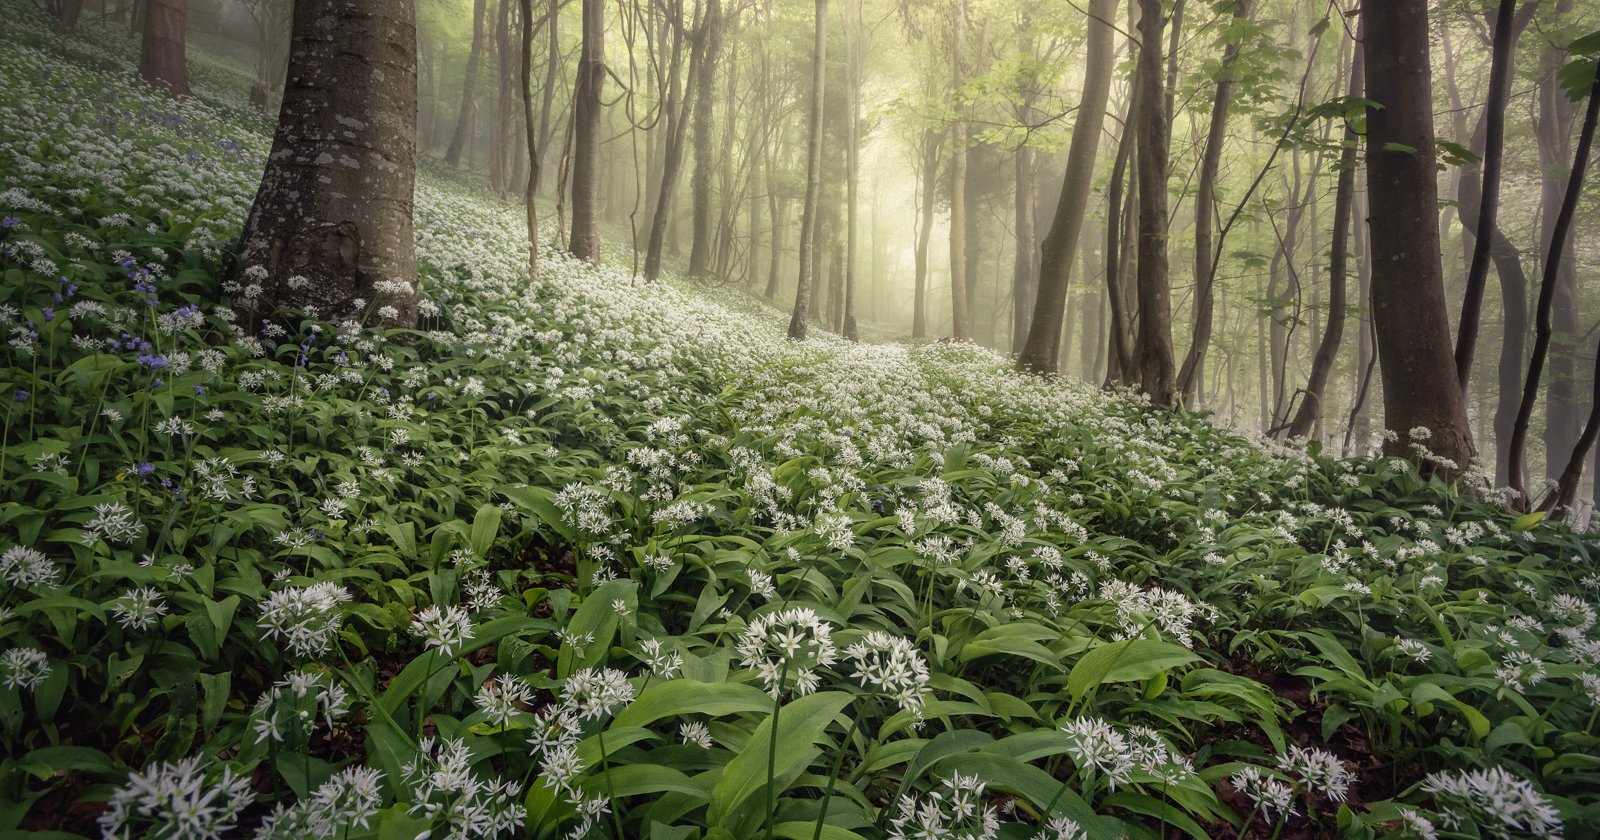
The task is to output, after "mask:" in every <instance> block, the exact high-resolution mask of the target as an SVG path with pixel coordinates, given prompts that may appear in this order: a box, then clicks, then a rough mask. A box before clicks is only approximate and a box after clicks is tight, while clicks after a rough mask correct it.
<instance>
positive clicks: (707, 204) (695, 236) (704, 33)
mask: <svg viewBox="0 0 1600 840" xmlns="http://www.w3.org/2000/svg"><path fill="white" fill-rule="evenodd" d="M695 38H696V40H698V41H702V42H703V43H701V44H700V45H699V50H700V66H699V67H698V68H696V70H695V74H694V76H695V79H694V87H695V92H694V177H693V178H691V179H690V181H689V192H690V201H691V202H692V205H693V206H692V208H691V212H692V213H693V217H694V220H693V224H692V228H693V230H692V234H691V235H692V241H691V242H690V245H689V276H690V277H704V276H705V274H706V268H707V264H708V263H709V262H710V260H711V172H712V168H713V167H714V166H715V165H716V164H715V161H714V160H713V155H712V152H713V150H714V149H715V143H714V141H713V139H712V136H711V130H712V129H711V116H712V114H711V107H712V83H713V82H714V81H715V80H716V77H717V53H718V52H719V51H720V50H721V48H722V4H721V2H720V0H706V11H705V19H704V20H703V21H701V23H700V26H699V30H698V31H697V32H696V33H695Z"/></svg>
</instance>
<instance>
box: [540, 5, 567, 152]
mask: <svg viewBox="0 0 1600 840" xmlns="http://www.w3.org/2000/svg"><path fill="white" fill-rule="evenodd" d="M560 23H561V5H560V0H550V5H549V6H547V7H546V9H545V20H544V25H545V28H546V29H547V30H549V32H548V36H549V38H548V40H547V41H546V46H545V50H546V51H547V55H546V56H545V65H544V86H543V88H541V89H540V91H539V134H538V142H537V144H536V145H535V148H537V150H538V154H539V160H538V163H537V168H538V169H540V170H543V169H544V164H545V153H546V152H547V151H548V150H549V149H550V138H551V136H552V131H553V129H552V128H551V124H550V123H551V120H550V114H551V111H552V105H553V103H554V101H555V95H556V80H557V79H558V78H559V77H560V75H559V74H560V71H561V40H560V29H561V27H560ZM540 180H544V179H542V178H541V179H540Z"/></svg>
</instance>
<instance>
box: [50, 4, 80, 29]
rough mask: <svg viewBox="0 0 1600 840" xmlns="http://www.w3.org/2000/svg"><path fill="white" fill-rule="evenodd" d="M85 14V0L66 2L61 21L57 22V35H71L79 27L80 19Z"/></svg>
mask: <svg viewBox="0 0 1600 840" xmlns="http://www.w3.org/2000/svg"><path fill="white" fill-rule="evenodd" d="M82 14H83V0H66V2H65V3H64V4H62V6H61V19H60V20H57V21H56V34H57V35H70V34H72V30H73V29H76V28H77V26H78V18H79V17H80V16H81V15H82Z"/></svg>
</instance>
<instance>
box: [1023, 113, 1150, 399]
mask: <svg viewBox="0 0 1600 840" xmlns="http://www.w3.org/2000/svg"><path fill="white" fill-rule="evenodd" d="M1138 100H1139V91H1138V89H1137V88H1135V89H1134V90H1133V91H1132V92H1131V93H1130V94H1129V102H1128V110H1127V113H1126V115H1125V116H1124V118H1123V121H1122V123H1123V131H1122V141H1121V142H1120V143H1119V144H1118V148H1117V159H1116V162H1115V163H1114V164H1113V165H1112V167H1111V181H1110V183H1109V184H1107V186H1106V196H1107V198H1106V297H1107V299H1108V302H1109V304H1110V309H1111V323H1110V328H1111V341H1110V345H1111V346H1110V350H1111V354H1110V356H1111V357H1110V359H1109V360H1108V361H1107V362H1106V383H1107V384H1111V383H1115V382H1131V381H1133V348H1132V347H1130V346H1129V341H1128V336H1129V333H1130V332H1131V331H1130V330H1129V328H1128V321H1129V317H1128V312H1127V306H1126V301H1127V296H1126V295H1125V294H1124V292H1123V288H1122V287H1123V282H1122V273H1123V269H1124V268H1126V265H1127V264H1126V261H1125V260H1124V259H1123V242H1122V240H1123V231H1124V228H1125V224H1124V222H1125V219H1124V214H1123V208H1122V201H1123V196H1124V192H1125V191H1124V186H1125V179H1126V177H1127V172H1128V158H1129V157H1131V156H1132V153H1133V147H1134V146H1136V145H1137V142H1136V140H1135V139H1134V132H1133V123H1132V118H1133V115H1134V114H1137V113H1138V111H1139V102H1138ZM1043 294H1044V293H1043V285H1042V284H1041V286H1040V296H1041V298H1042V297H1043Z"/></svg>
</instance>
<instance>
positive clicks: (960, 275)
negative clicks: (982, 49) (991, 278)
mask: <svg viewBox="0 0 1600 840" xmlns="http://www.w3.org/2000/svg"><path fill="white" fill-rule="evenodd" d="M966 25H967V5H966V0H956V4H955V8H954V9H953V10H952V12H951V15H950V96H951V97H952V102H951V105H952V108H955V107H959V106H956V104H955V102H956V101H957V100H958V99H959V97H960V96H961V95H962V91H961V88H962V86H964V85H965V84H966V79H965V76H964V72H965V61H964V59H963V57H962V53H963V51H964V49H965V47H966V40H967V26H966ZM949 175H950V337H951V338H953V339H955V340H956V341H970V340H972V324H971V314H970V307H969V305H968V300H967V292H968V290H967V124H966V121H965V120H963V119H962V118H961V115H960V114H959V113H958V114H956V116H955V119H952V120H951V121H950V170H949Z"/></svg>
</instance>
